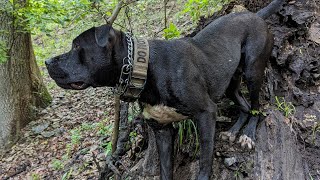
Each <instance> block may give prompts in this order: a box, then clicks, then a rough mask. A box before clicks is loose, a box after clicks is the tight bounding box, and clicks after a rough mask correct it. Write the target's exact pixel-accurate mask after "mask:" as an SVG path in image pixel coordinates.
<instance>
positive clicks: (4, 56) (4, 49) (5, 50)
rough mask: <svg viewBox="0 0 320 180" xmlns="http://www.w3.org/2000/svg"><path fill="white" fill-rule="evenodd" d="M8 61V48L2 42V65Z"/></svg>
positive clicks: (0, 61) (0, 44) (0, 50)
mask: <svg viewBox="0 0 320 180" xmlns="http://www.w3.org/2000/svg"><path fill="white" fill-rule="evenodd" d="M7 59H8V48H7V45H6V43H5V42H3V41H0V64H1V63H4V62H6V61H7Z"/></svg>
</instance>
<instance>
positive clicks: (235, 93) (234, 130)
mask: <svg viewBox="0 0 320 180" xmlns="http://www.w3.org/2000/svg"><path fill="white" fill-rule="evenodd" d="M240 83H241V72H237V73H236V74H235V75H234V77H233V78H232V79H231V82H230V84H229V87H228V89H227V91H226V96H227V97H228V98H230V99H231V100H232V101H233V102H234V103H235V104H236V105H238V106H239V107H240V116H239V118H238V120H237V122H236V123H235V124H234V125H233V126H232V127H231V128H230V129H229V130H228V131H225V132H221V133H220V138H221V139H222V140H228V141H230V142H234V141H235V139H236V136H237V134H238V133H239V131H240V129H241V128H242V127H243V126H244V125H245V123H246V122H247V119H248V113H249V111H250V105H249V103H248V102H247V100H246V99H245V98H244V97H243V95H242V93H241V92H240Z"/></svg>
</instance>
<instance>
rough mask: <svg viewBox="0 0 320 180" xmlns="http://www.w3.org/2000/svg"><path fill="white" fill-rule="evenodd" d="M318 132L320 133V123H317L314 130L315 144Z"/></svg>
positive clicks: (313, 140) (313, 139)
mask: <svg viewBox="0 0 320 180" xmlns="http://www.w3.org/2000/svg"><path fill="white" fill-rule="evenodd" d="M317 132H318V133H320V123H318V122H316V123H315V124H314V126H313V128H312V143H313V144H315V141H316V135H317Z"/></svg>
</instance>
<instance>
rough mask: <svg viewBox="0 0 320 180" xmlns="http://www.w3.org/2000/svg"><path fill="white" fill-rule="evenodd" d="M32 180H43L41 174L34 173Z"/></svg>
mask: <svg viewBox="0 0 320 180" xmlns="http://www.w3.org/2000/svg"><path fill="white" fill-rule="evenodd" d="M31 179H32V180H40V179H41V178H40V175H39V174H37V173H32V174H31Z"/></svg>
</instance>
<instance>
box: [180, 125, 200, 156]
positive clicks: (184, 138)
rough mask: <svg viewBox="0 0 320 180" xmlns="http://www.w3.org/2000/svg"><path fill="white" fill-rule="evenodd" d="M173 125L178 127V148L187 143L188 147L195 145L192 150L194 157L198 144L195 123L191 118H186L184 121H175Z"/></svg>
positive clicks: (197, 150)
mask: <svg viewBox="0 0 320 180" xmlns="http://www.w3.org/2000/svg"><path fill="white" fill-rule="evenodd" d="M174 126H175V127H177V128H178V135H179V144H178V147H179V149H180V147H181V146H182V145H187V146H188V147H192V146H193V145H195V149H194V151H193V157H195V156H196V155H197V153H198V152H199V145H200V143H199V134H198V129H197V125H196V124H195V123H194V122H193V120H191V119H187V120H185V121H181V122H178V123H176V124H175V125H174Z"/></svg>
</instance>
